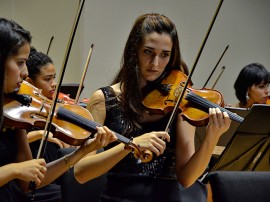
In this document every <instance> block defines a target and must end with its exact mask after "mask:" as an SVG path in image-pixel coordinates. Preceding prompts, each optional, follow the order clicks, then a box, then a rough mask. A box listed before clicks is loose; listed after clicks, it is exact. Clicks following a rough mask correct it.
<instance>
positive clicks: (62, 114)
mask: <svg viewBox="0 0 270 202" xmlns="http://www.w3.org/2000/svg"><path fill="white" fill-rule="evenodd" d="M57 116H59V118H61V119H63V120H66V121H68V122H70V123H73V124H75V125H77V126H80V127H82V128H84V129H85V130H88V131H90V132H96V131H97V129H96V127H97V126H98V127H101V126H102V125H101V124H99V123H96V122H94V121H91V120H89V119H87V118H84V117H82V116H80V115H78V114H76V113H74V112H72V111H70V110H68V109H65V108H64V107H59V108H58V111H57ZM113 132H114V131H113ZM114 133H115V135H116V137H117V140H118V141H119V142H122V143H124V144H128V145H129V144H130V142H131V140H130V139H128V138H126V137H124V136H122V135H120V134H118V133H116V132H114Z"/></svg>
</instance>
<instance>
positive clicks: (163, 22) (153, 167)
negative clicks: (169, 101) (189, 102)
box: [74, 13, 231, 202]
mask: <svg viewBox="0 0 270 202" xmlns="http://www.w3.org/2000/svg"><path fill="white" fill-rule="evenodd" d="M181 60H182V58H181V53H180V47H179V40H178V35H177V31H176V27H175V25H174V23H173V22H172V21H171V20H170V19H169V18H167V17H166V16H164V15H160V14H155V13H152V14H145V15H141V16H139V17H138V18H137V19H136V21H135V23H134V25H133V27H132V29H131V32H130V34H129V37H128V39H127V42H126V46H125V49H124V53H123V58H122V64H121V69H120V71H119V73H118V74H117V75H116V77H115V79H114V81H113V83H112V85H111V86H107V87H103V88H101V89H99V90H97V91H96V92H94V93H93V95H92V96H91V97H90V102H89V104H88V107H87V108H88V109H89V110H90V112H91V114H92V115H93V117H94V120H95V121H97V122H99V123H101V124H104V125H106V126H108V127H109V128H110V129H112V130H113V131H116V132H118V133H120V134H123V135H124V136H126V137H128V138H131V139H132V141H133V142H134V143H135V144H136V145H139V147H140V149H141V150H142V151H143V150H150V151H151V152H152V153H153V154H154V158H153V160H152V161H150V162H148V163H138V160H137V159H135V158H134V156H133V154H132V152H131V151H130V150H129V149H127V148H126V147H125V145H124V144H122V143H120V144H114V143H113V144H110V145H108V146H107V147H105V151H104V152H102V153H98V154H95V155H91V154H89V155H87V156H85V157H84V158H83V159H82V160H81V161H80V162H79V163H78V164H76V166H75V169H74V172H75V177H76V179H77V180H78V181H79V182H80V183H85V182H87V181H88V180H91V179H93V178H96V177H97V176H100V175H102V174H103V173H105V172H108V174H107V183H106V185H105V189H104V191H103V194H102V196H101V200H102V201H119V202H120V201H147V202H149V201H168V202H169V201H181V196H180V188H179V184H178V183H181V184H182V185H183V186H185V187H189V186H191V185H192V184H193V183H194V182H195V181H196V180H197V179H198V178H199V177H200V176H201V175H202V173H203V172H204V171H205V169H206V167H207V166H208V163H209V160H210V158H211V155H212V152H213V150H214V147H215V146H216V144H217V142H218V140H219V137H220V136H221V135H222V134H223V133H224V132H225V131H226V130H227V129H228V128H229V126H230V122H231V121H230V118H229V116H228V114H227V113H226V112H224V113H222V112H221V111H220V109H219V108H210V109H209V123H208V126H207V131H206V137H205V139H204V141H203V143H202V145H201V147H200V148H199V149H198V150H197V151H195V146H194V135H195V127H194V126H192V125H190V124H189V123H188V122H187V121H184V120H183V118H182V116H181V114H180V113H179V114H178V115H176V116H177V117H176V119H175V120H174V122H173V124H172V126H171V127H170V130H169V134H168V133H167V132H165V127H166V124H167V123H168V120H169V117H170V116H169V115H170V114H153V113H151V112H149V110H148V109H147V108H146V107H145V106H143V105H142V101H143V99H144V93H145V89H147V87H148V86H150V85H151V86H155V85H156V83H158V82H159V81H160V80H162V78H163V77H164V76H166V75H167V74H170V72H171V71H172V70H178V71H182V72H183V73H185V74H188V70H187V68H185V65H181V64H182V63H183V62H181ZM157 99H158V98H157ZM93 169H94V171H93Z"/></svg>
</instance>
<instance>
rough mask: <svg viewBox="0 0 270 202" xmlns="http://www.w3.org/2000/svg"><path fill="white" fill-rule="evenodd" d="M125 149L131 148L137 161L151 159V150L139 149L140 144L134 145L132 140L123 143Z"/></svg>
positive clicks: (145, 161)
mask: <svg viewBox="0 0 270 202" xmlns="http://www.w3.org/2000/svg"><path fill="white" fill-rule="evenodd" d="M125 149H126V150H132V152H133V155H134V157H135V158H136V159H138V163H141V162H143V163H148V162H150V161H152V159H153V153H152V152H151V151H149V150H144V151H141V150H140V146H137V145H135V144H134V143H132V141H130V142H129V143H128V144H126V145H125Z"/></svg>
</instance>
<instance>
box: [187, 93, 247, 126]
mask: <svg viewBox="0 0 270 202" xmlns="http://www.w3.org/2000/svg"><path fill="white" fill-rule="evenodd" d="M186 100H189V101H193V102H194V103H196V104H199V105H201V106H204V107H206V108H208V109H209V108H219V109H220V110H221V111H222V112H227V113H228V114H229V116H230V118H231V119H233V120H235V121H237V122H240V123H241V122H242V121H243V120H244V119H243V118H242V117H240V116H238V115H237V114H234V113H232V112H231V111H229V110H227V109H224V108H222V107H220V106H219V105H217V104H215V103H212V102H210V101H209V100H206V99H204V98H203V97H201V96H199V95H197V94H195V93H193V92H191V91H190V92H189V93H188V94H187V95H186Z"/></svg>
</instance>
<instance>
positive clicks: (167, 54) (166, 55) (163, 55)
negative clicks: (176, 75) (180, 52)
mask: <svg viewBox="0 0 270 202" xmlns="http://www.w3.org/2000/svg"><path fill="white" fill-rule="evenodd" d="M169 56H170V53H167V52H165V53H162V57H164V58H166V57H169Z"/></svg>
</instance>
